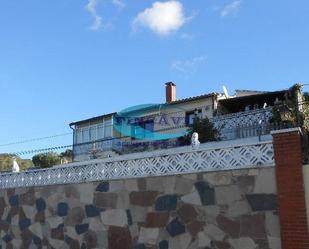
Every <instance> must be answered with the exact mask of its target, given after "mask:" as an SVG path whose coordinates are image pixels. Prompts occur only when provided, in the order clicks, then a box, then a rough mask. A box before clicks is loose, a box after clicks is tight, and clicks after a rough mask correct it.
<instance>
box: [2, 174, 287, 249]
mask: <svg viewBox="0 0 309 249" xmlns="http://www.w3.org/2000/svg"><path fill="white" fill-rule="evenodd" d="M275 182H276V181H275V173H274V168H264V169H250V170H234V171H220V172H211V173H203V174H201V173H199V174H188V175H181V176H180V175H179V176H164V177H149V178H139V179H127V180H115V181H110V182H94V183H87V184H71V185H54V186H48V187H46V186H45V187H31V188H17V189H7V190H1V191H0V217H1V222H0V230H1V243H2V248H14V249H15V248H57V249H58V248H100V249H102V248H109V249H131V248H132V249H133V248H134V249H146V248H151V249H167V248H169V249H187V248H188V249H194V248H201V249H228V248H233V249H256V248H261V249H262V248H263V249H264V248H265V249H269V248H270V249H279V248H281V247H280V232H279V230H280V229H279V221H278V214H277V196H276V192H277V191H276V183H275Z"/></svg>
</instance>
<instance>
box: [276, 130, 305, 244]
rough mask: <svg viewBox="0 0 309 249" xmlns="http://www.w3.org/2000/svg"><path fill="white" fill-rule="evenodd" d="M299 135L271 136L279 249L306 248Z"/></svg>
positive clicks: (282, 132) (279, 133)
mask: <svg viewBox="0 0 309 249" xmlns="http://www.w3.org/2000/svg"><path fill="white" fill-rule="evenodd" d="M300 132H301V131H300V129H299V128H292V129H285V130H279V131H274V132H272V136H273V144H274V154H275V164H276V177H277V189H278V207H279V215H280V228H281V240H282V249H308V248H309V234H308V226H307V215H306V203H305V190H304V181H303V171H302V150H301V134H300Z"/></svg>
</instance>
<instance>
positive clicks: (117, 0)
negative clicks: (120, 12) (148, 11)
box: [112, 0, 126, 8]
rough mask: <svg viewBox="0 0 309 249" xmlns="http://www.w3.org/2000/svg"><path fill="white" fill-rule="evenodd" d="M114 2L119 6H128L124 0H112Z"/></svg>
mask: <svg viewBox="0 0 309 249" xmlns="http://www.w3.org/2000/svg"><path fill="white" fill-rule="evenodd" d="M112 3H113V4H114V5H115V6H116V7H118V8H124V7H125V6H126V4H125V3H124V2H123V1H122V0H112Z"/></svg>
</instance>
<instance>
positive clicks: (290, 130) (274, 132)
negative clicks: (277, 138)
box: [270, 127, 302, 135]
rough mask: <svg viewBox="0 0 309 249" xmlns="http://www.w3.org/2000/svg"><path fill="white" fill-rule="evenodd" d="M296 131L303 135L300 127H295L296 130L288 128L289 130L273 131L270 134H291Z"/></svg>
mask: <svg viewBox="0 0 309 249" xmlns="http://www.w3.org/2000/svg"><path fill="white" fill-rule="evenodd" d="M295 131H297V132H299V133H300V134H301V133H302V131H301V128H300V127H295V128H288V129H282V130H274V131H271V132H270V134H271V135H274V134H281V133H289V132H295Z"/></svg>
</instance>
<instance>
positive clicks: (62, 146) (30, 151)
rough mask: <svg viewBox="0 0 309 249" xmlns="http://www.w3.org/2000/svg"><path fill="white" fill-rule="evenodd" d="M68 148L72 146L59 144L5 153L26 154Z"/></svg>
mask: <svg viewBox="0 0 309 249" xmlns="http://www.w3.org/2000/svg"><path fill="white" fill-rule="evenodd" d="M68 148H72V145H61V146H56V147H50V148H43V149H34V150H25V151H19V152H13V153H7V154H10V155H26V154H35V153H42V152H49V151H55V150H60V149H68Z"/></svg>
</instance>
